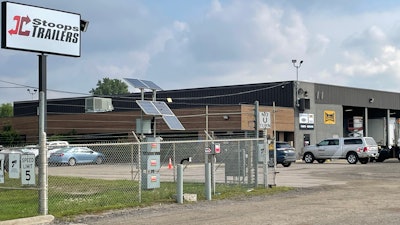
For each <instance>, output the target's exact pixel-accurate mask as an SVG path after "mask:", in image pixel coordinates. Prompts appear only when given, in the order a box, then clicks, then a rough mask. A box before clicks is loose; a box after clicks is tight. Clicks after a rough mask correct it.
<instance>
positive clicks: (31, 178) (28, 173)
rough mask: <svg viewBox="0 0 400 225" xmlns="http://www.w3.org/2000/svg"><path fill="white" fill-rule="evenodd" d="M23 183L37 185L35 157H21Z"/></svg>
mask: <svg viewBox="0 0 400 225" xmlns="http://www.w3.org/2000/svg"><path fill="white" fill-rule="evenodd" d="M21 183H22V185H35V184H36V176H35V155H22V156H21Z"/></svg>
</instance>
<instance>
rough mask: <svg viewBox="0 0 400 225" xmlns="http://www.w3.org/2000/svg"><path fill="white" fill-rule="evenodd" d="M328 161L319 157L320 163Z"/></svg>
mask: <svg viewBox="0 0 400 225" xmlns="http://www.w3.org/2000/svg"><path fill="white" fill-rule="evenodd" d="M325 161H326V159H317V162H318V163H324V162H325Z"/></svg>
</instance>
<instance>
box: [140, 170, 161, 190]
mask: <svg viewBox="0 0 400 225" xmlns="http://www.w3.org/2000/svg"><path fill="white" fill-rule="evenodd" d="M155 188H160V174H159V173H143V174H142V189H155Z"/></svg>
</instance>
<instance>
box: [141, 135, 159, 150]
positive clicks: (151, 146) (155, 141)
mask: <svg viewBox="0 0 400 225" xmlns="http://www.w3.org/2000/svg"><path fill="white" fill-rule="evenodd" d="M160 141H161V137H147V138H146V140H145V142H149V143H148V144H147V145H146V146H145V148H144V149H143V152H160Z"/></svg>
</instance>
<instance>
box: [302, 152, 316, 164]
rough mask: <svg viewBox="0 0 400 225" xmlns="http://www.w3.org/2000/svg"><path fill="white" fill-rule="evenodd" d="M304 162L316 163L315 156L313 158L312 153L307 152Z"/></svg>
mask: <svg viewBox="0 0 400 225" xmlns="http://www.w3.org/2000/svg"><path fill="white" fill-rule="evenodd" d="M303 160H304V162H306V163H313V162H314V156H313V154H312V153H309V152H307V153H305V154H304V157H303Z"/></svg>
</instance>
